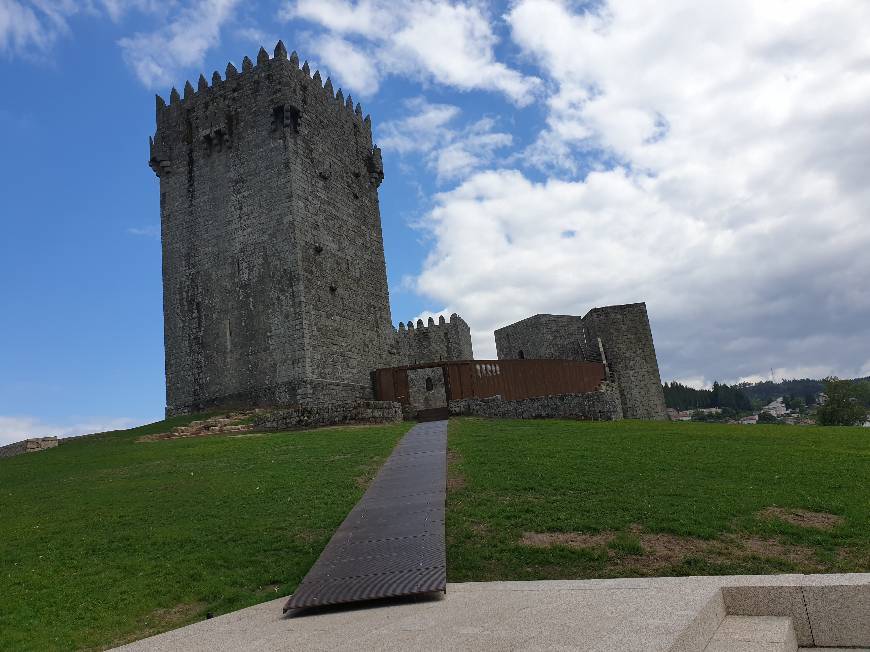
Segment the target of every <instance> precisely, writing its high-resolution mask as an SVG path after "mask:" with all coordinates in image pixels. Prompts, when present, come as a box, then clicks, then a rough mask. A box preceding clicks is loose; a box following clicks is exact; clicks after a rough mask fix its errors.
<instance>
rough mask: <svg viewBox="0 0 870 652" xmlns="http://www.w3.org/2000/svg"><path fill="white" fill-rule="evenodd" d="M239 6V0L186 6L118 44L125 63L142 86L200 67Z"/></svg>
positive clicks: (205, 1)
mask: <svg viewBox="0 0 870 652" xmlns="http://www.w3.org/2000/svg"><path fill="white" fill-rule="evenodd" d="M238 4H239V0H198V1H197V2H194V3H192V4H190V5H189V6H185V7H183V8H182V9H180V10H179V11H178V12H176V13H174V14H173V15H172V16H170V17H169V18H168V19H167V21H166V23H165V24H164V25H162V26H161V27H160V28H159V29H157V30H155V31H152V32H139V33H136V34H134V35H132V36H129V37H125V38H122V39H121V40H120V41H118V44H119V45H120V46H121V50H122V52H123V56H124V60H125V61H126V62H127V64H128V65H129V66H130V67H131V68H132V69H133V70H134V72H135V73H136V76H137V77H139V79H140V81H141V82H142V83H143V84H145V86H148V87H155V86H159V85H166V84H168V83H170V82H171V81H173V80H174V79H175V78H176V77H177V76H178V75H179V73H180V71H182V70H183V69H185V68H191V67H200V66H201V65H202V62H203V60H204V58H205V54H206V52H208V50H210V49H211V48H213V47H215V46H216V45H217V44H218V43H219V42H220V35H221V29H222V28H223V26H224V25H225V24H226V22H227V21H228V20H229V19H230V18H231V17H232V15H233V11H234V9H235V8H236V7H237V6H238Z"/></svg>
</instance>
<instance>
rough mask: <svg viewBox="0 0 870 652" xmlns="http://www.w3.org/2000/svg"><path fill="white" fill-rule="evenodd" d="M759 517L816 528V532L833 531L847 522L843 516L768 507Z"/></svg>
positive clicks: (759, 513)
mask: <svg viewBox="0 0 870 652" xmlns="http://www.w3.org/2000/svg"><path fill="white" fill-rule="evenodd" d="M758 517H759V518H762V519H765V520H771V519H774V520H777V521H785V522H786V523H790V524H791V525H797V526H798V527H808V528H815V529H816V530H832V529H834V528H835V527H837V526H838V525H841V524H842V523H843V522H844V520H845V519H844V518H843V517H842V516H837V515H836V514H828V513H827V512H810V511H808V510H805V509H786V508H783V507H768V508H766V509H763V510H761V511H760V512H758Z"/></svg>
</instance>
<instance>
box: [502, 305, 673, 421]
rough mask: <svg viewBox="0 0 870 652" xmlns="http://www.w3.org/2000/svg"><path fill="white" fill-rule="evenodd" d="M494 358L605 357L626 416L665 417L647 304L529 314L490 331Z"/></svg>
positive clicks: (589, 359)
mask: <svg viewBox="0 0 870 652" xmlns="http://www.w3.org/2000/svg"><path fill="white" fill-rule="evenodd" d="M495 342H496V350H497V351H498V358H499V360H504V359H517V358H526V359H534V358H543V359H565V360H585V361H587V362H604V363H605V364H606V365H607V369H608V373H609V375H610V378H611V380H612V381H614V382H615V384H616V386H617V387H618V389H619V396H620V400H621V403H622V412H623V415H624V416H625V418H627V419H664V418H666V413H665V400H664V392H663V390H662V384H661V376H660V375H659V367H658V361H657V359H656V352H655V346H654V345H653V338H652V331H651V329H650V325H649V318H648V316H647V311H646V304H644V303H632V304H626V305H618V306H607V307H603V308H593V309H592V310H590V311H589V312H588V313H587V314H586V316H585V317H578V316H575V315H534V316H533V317H528V318H527V319H523V320H521V321H518V322H516V323H514V324H511V325H509V326H505V327H503V328H499V329H498V330H496V331H495Z"/></svg>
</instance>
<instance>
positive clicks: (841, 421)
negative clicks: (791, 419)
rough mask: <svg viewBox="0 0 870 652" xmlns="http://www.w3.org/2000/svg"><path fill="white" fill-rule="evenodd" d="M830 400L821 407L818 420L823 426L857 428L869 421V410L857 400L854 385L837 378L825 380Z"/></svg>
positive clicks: (817, 415)
mask: <svg viewBox="0 0 870 652" xmlns="http://www.w3.org/2000/svg"><path fill="white" fill-rule="evenodd" d="M824 382H825V394H827V395H828V400H827V401H826V402H825V404H824V405H821V406H819V409H818V411H817V412H816V420H817V421H818V422H819V424H820V425H822V426H857V425H860V424H862V423H864V421H865V420H866V419H867V408H866V407H864V405H862V404H861V402H860V401H859V400H858V399H856V398H855V396H854V394H855V392H854V384H853V383H851V382H849V381H848V380H840V379H839V378H837V377H836V376H831V377H829V378H825V381H824Z"/></svg>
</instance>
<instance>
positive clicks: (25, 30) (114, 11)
mask: <svg viewBox="0 0 870 652" xmlns="http://www.w3.org/2000/svg"><path fill="white" fill-rule="evenodd" d="M175 5H176V2H175V0H165V1H162V0H81V1H79V2H76V0H0V53H5V54H7V55H9V56H13V55H14V56H23V57H27V58H36V57H38V56H42V55H45V54H46V53H47V52H48V51H49V50H50V49H51V47H52V46H53V45H54V43H55V41H56V40H57V39H58V38H59V37H60V36H63V35H66V34H68V33H69V32H70V28H69V23H68V21H69V19H70V17H72V16H74V15H76V14H79V13H85V14H90V15H94V16H101V15H103V14H105V15H107V16H108V17H109V18H110V19H111V20H113V21H116V22H117V21H118V20H120V19H121V18H122V17H123V16H124V14H125V13H127V12H129V11H131V10H134V9H135V10H137V11H140V12H145V13H158V14H159V13H163V12H165V11H167V10H168V9H170V8H172V7H174V6H175Z"/></svg>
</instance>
